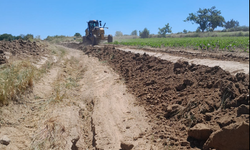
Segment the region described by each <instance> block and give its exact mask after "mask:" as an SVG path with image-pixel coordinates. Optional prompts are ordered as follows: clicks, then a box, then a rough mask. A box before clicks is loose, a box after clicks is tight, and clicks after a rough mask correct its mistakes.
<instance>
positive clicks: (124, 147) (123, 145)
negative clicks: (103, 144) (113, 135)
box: [121, 142, 134, 150]
mask: <svg viewBox="0 0 250 150" xmlns="http://www.w3.org/2000/svg"><path fill="white" fill-rule="evenodd" d="M133 147H134V145H133V144H129V143H127V142H122V143H121V149H122V150H131V149H132V148H133Z"/></svg>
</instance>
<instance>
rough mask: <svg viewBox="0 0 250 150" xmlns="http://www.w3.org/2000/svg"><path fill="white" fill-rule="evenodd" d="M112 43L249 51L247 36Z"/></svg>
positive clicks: (155, 39)
mask: <svg viewBox="0 0 250 150" xmlns="http://www.w3.org/2000/svg"><path fill="white" fill-rule="evenodd" d="M114 44H120V45H130V46H139V47H143V46H150V47H156V48H157V47H171V48H174V47H182V48H191V49H195V50H198V49H201V50H228V51H233V50H236V49H240V50H243V51H245V52H249V37H204V38H150V39H139V38H138V39H129V40H126V41H124V42H118V41H115V42H114Z"/></svg>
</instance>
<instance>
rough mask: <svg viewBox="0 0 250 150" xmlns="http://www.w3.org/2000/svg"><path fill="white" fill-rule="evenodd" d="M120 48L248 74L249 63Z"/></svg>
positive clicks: (125, 49) (172, 60) (233, 72)
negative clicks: (189, 57)
mask: <svg viewBox="0 0 250 150" xmlns="http://www.w3.org/2000/svg"><path fill="white" fill-rule="evenodd" d="M119 49H120V50H123V51H126V52H128V51H131V52H133V53H139V54H144V53H146V54H149V55H150V56H155V57H158V58H161V59H165V60H168V61H171V62H177V61H178V60H181V61H187V62H189V63H193V64H196V65H205V66H209V67H214V66H220V67H221V68H222V69H224V70H226V71H229V72H230V73H231V74H234V75H235V74H236V73H239V72H243V73H246V74H249V63H241V62H235V61H222V60H211V59H198V58H191V59H188V58H186V57H181V56H173V55H169V54H167V53H162V52H156V51H155V52H149V51H145V50H138V49H131V48H119Z"/></svg>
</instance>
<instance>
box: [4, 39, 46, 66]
mask: <svg viewBox="0 0 250 150" xmlns="http://www.w3.org/2000/svg"><path fill="white" fill-rule="evenodd" d="M45 47H46V46H45V45H41V44H38V43H37V42H31V41H24V40H15V41H11V42H10V41H0V64H3V63H6V57H5V56H4V55H5V53H6V52H8V53H10V54H11V55H12V56H17V57H20V56H25V55H26V56H27V55H30V56H32V57H39V55H41V54H42V53H44V52H45V51H46V48H45Z"/></svg>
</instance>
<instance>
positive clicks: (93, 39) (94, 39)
mask: <svg viewBox="0 0 250 150" xmlns="http://www.w3.org/2000/svg"><path fill="white" fill-rule="evenodd" d="M92 45H97V39H96V36H95V35H93V37H92Z"/></svg>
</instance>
